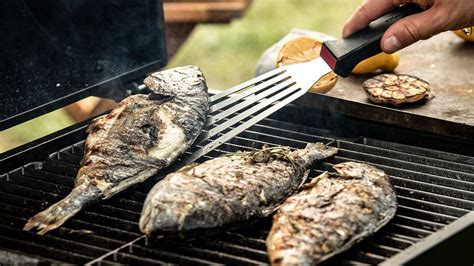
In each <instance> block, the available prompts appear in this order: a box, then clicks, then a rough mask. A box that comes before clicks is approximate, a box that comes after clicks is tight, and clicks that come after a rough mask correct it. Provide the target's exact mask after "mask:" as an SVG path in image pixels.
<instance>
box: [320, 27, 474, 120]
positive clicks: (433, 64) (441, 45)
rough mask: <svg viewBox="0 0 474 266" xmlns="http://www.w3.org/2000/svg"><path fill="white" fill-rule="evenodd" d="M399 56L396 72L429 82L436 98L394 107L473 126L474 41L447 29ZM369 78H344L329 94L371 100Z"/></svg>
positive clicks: (360, 100)
mask: <svg viewBox="0 0 474 266" xmlns="http://www.w3.org/2000/svg"><path fill="white" fill-rule="evenodd" d="M400 56H401V58H400V65H399V66H398V67H397V69H396V71H395V72H396V73H400V74H410V75H414V76H417V77H419V78H422V79H424V80H426V81H428V82H429V83H430V84H431V86H432V90H433V94H434V98H432V99H431V100H428V101H426V102H424V103H423V104H415V105H406V106H402V107H394V109H397V110H403V111H405V112H408V113H414V114H419V115H423V116H427V117H432V118H438V119H443V120H448V121H452V122H456V123H463V124H467V125H471V126H474V43H467V42H464V41H463V40H461V39H460V38H458V37H457V36H455V35H454V34H453V33H451V32H445V33H442V34H439V35H437V36H435V37H433V38H431V39H429V40H426V41H420V42H418V43H416V44H414V45H412V46H409V47H407V48H405V49H403V50H402V51H401V52H400ZM372 76H373V75H372ZM369 77H371V76H369V75H364V76H356V75H352V76H350V77H348V78H341V79H340V80H339V82H338V83H337V84H336V86H335V87H334V88H333V89H332V90H331V91H330V92H328V94H327V95H329V96H332V97H336V98H340V99H345V100H349V101H356V102H361V103H370V102H369V101H368V100H367V96H366V94H365V92H364V91H363V89H362V83H363V82H364V81H365V80H366V79H368V78H369Z"/></svg>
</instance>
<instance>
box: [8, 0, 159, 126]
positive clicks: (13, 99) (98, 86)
mask: <svg viewBox="0 0 474 266" xmlns="http://www.w3.org/2000/svg"><path fill="white" fill-rule="evenodd" d="M0 17H1V18H2V22H1V23H0V36H2V37H1V38H2V41H1V42H0V58H1V61H0V62H1V63H0V77H1V78H0V86H1V90H0V98H1V99H2V100H1V107H0V110H1V111H0V119H1V121H2V122H1V126H0V129H1V130H3V129H5V128H7V127H10V126H12V125H15V124H19V123H21V122H23V121H26V120H28V119H30V118H33V117H36V116H39V115H42V114H44V113H46V112H49V111H52V110H54V109H56V108H58V107H61V106H64V105H67V104H69V103H71V102H74V101H77V100H79V99H82V98H85V97H87V96H90V95H97V96H103V97H112V98H115V99H120V98H121V97H124V96H125V90H124V89H123V88H124V86H120V82H129V81H130V80H132V79H136V78H138V77H139V76H142V75H144V74H145V73H146V72H148V71H150V70H152V69H158V68H159V67H162V66H164V65H165V64H166V46H165V34H164V21H163V10H162V1H152V0H149V1H133V0H108V1H81V0H73V1H70V0H67V1H57V0H44V1H34V0H24V1H1V3H0ZM105 87H107V88H105Z"/></svg>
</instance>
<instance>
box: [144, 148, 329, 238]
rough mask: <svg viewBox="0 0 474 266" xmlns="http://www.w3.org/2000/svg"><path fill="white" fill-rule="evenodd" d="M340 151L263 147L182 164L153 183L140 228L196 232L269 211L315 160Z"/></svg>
mask: <svg viewBox="0 0 474 266" xmlns="http://www.w3.org/2000/svg"><path fill="white" fill-rule="evenodd" d="M336 152H337V149H336V148H333V147H327V146H325V145H324V144H322V143H311V144H308V145H307V146H306V148H305V149H300V150H295V151H291V150H290V149H289V148H279V147H275V148H269V147H264V148H263V149H262V150H260V151H255V152H242V153H237V154H233V155H229V156H223V157H218V158H215V159H212V160H209V161H206V162H204V163H202V164H199V165H190V166H187V167H184V168H183V169H181V170H179V171H178V172H175V173H171V174H169V175H168V176H166V177H165V178H164V179H163V180H162V181H161V182H159V183H157V184H156V185H155V186H154V187H153V188H152V190H151V191H150V193H149V194H148V196H147V198H146V200H145V204H144V207H143V211H142V215H141V217H140V230H141V231H142V232H143V233H145V234H147V235H151V234H156V235H175V236H176V235H179V236H183V235H196V234H198V233H200V232H201V233H202V232H206V233H208V232H209V231H210V230H212V231H215V230H216V229H218V228H220V227H222V226H226V225H227V226H229V225H233V226H235V225H237V224H238V223H239V222H242V221H247V220H250V219H252V218H258V217H264V216H268V215H270V214H271V213H272V212H273V211H274V210H275V209H276V208H277V207H278V206H279V205H280V204H281V203H282V202H283V200H284V199H285V198H286V197H288V196H289V195H291V194H292V193H293V192H295V191H297V190H298V188H299V187H300V186H301V185H302V183H303V182H304V181H305V179H306V176H307V175H306V174H305V173H306V172H307V169H308V168H309V167H310V166H311V165H312V164H313V163H314V162H315V161H317V160H322V159H324V158H327V157H330V156H332V155H334V154H335V153H336ZM209 229H210V230H209Z"/></svg>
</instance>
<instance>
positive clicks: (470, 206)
mask: <svg viewBox="0 0 474 266" xmlns="http://www.w3.org/2000/svg"><path fill="white" fill-rule="evenodd" d="M298 108H300V107H298ZM298 108H297V107H294V106H287V107H285V108H283V109H281V110H280V111H278V112H277V113H276V114H274V115H273V116H271V117H270V118H267V119H264V120H262V121H260V122H259V123H258V124H255V125H254V126H252V127H251V128H249V129H247V130H245V131H243V132H242V133H240V134H239V135H238V136H236V137H233V138H232V139H230V140H229V141H227V142H226V143H224V144H222V145H221V146H219V147H218V148H216V149H214V150H213V151H211V152H210V153H208V154H207V155H204V156H202V157H201V158H200V159H199V160H205V159H209V158H213V157H216V156H219V155H221V154H223V153H226V152H229V151H236V150H245V149H250V148H252V147H260V146H261V145H263V144H269V145H287V146H290V147H293V148H302V147H304V145H305V143H307V142H317V141H320V142H324V143H327V144H329V145H332V146H337V147H339V152H338V154H337V156H335V157H334V158H332V159H330V160H327V161H325V162H324V163H321V164H319V165H317V166H315V168H314V169H313V170H312V172H311V175H310V176H311V177H314V176H316V175H317V174H319V173H321V172H322V171H325V170H331V166H332V165H333V164H335V163H339V162H343V161H361V162H368V163H370V164H373V165H375V166H377V167H379V168H381V169H383V170H384V171H386V172H387V173H388V174H389V175H390V176H391V177H392V182H393V184H394V185H395V188H396V192H397V195H398V203H399V206H398V211H397V214H396V216H395V218H394V219H393V220H392V221H390V222H389V224H388V225H387V226H385V227H383V228H382V229H381V230H380V231H379V232H377V233H376V234H375V235H374V236H372V237H370V238H368V239H366V240H364V241H362V242H361V243H359V244H357V245H356V246H354V247H353V248H351V249H350V250H349V251H347V252H345V253H344V254H342V255H340V256H337V257H335V258H334V259H333V260H332V261H330V262H329V263H336V262H337V263H340V262H343V263H346V264H355V263H366V264H376V263H380V262H383V261H385V260H387V259H388V258H390V257H392V256H394V255H396V254H399V253H401V252H403V251H404V250H405V249H406V248H408V247H410V246H411V245H413V244H414V243H417V242H418V241H420V240H421V239H423V238H425V237H427V236H429V235H432V234H433V233H434V232H436V231H438V230H440V229H442V228H444V227H445V226H446V225H448V224H450V223H452V222H453V221H456V220H457V219H459V218H460V217H461V216H463V215H465V214H467V213H468V212H470V211H473V210H474V192H473V191H474V166H473V165H474V157H471V156H470V155H461V154H459V153H465V154H468V153H469V151H466V150H464V152H459V153H453V152H452V151H451V152H447V151H440V150H436V148H437V146H436V143H437V142H439V141H440V140H443V141H445V139H438V138H436V137H430V138H425V137H424V136H421V135H419V136H418V137H414V136H417V135H416V134H415V133H413V132H407V133H406V134H405V136H406V135H409V134H415V135H410V136H411V137H410V141H411V142H414V143H418V142H420V143H421V141H422V140H424V141H423V142H422V143H423V146H424V147H417V146H415V145H412V144H406V143H405V144H402V143H401V142H393V141H392V140H390V141H387V140H379V139H375V138H371V137H364V136H357V135H352V136H348V135H347V134H346V135H341V134H340V132H339V130H336V129H334V128H332V129H331V128H329V129H328V128H327V127H326V128H325V126H327V121H326V122H325V121H323V120H321V123H320V124H316V123H307V122H308V121H304V120H303V119H302V118H301V119H299V118H298V117H295V116H294V115H295V112H296V111H295V110H299V109H298ZM300 111H301V110H300ZM303 111H306V112H314V114H315V115H314V116H312V117H318V115H317V111H316V110H313V109H311V110H310V109H303ZM321 117H324V114H323V115H321ZM334 121H335V122H334V123H336V124H337V125H339V126H340V127H344V126H345V125H348V124H350V123H356V122H354V121H349V120H347V121H345V120H343V119H342V118H338V119H335V120H334ZM317 125H322V126H321V127H318V126H317ZM362 126H363V125H361V127H362ZM375 127H378V128H379V131H381V132H378V133H377V132H376V134H374V135H377V136H380V135H383V131H386V130H387V128H386V127H383V126H380V125H379V126H377V125H376V126H375ZM343 131H344V132H354V129H353V130H343ZM388 135H390V134H387V136H388ZM217 137H218V135H217V136H216V138H217ZM402 137H403V135H402ZM448 144H449V143H444V144H443V145H441V146H440V147H441V148H442V149H444V147H448V146H449V147H454V148H455V149H458V148H459V147H462V146H463V145H462V143H457V142H456V141H454V140H452V141H451V144H452V145H448ZM420 146H421V145H420ZM444 150H445V149H444ZM460 151H461V150H460ZM82 154H83V141H81V142H79V143H77V144H74V145H72V146H69V147H66V148H64V149H61V150H60V151H57V152H55V153H53V154H51V155H50V156H49V157H48V158H46V159H45V160H44V161H41V162H37V163H31V164H28V165H25V166H23V167H21V168H19V169H16V170H14V171H11V172H9V173H8V174H5V175H2V176H1V177H0V183H1V185H0V199H1V200H0V208H1V209H2V210H3V214H2V215H1V216H0V247H1V249H3V250H7V251H11V252H12V254H14V253H17V254H21V255H22V256H29V257H30V258H29V259H31V260H33V261H35V260H36V261H37V262H69V263H88V262H89V263H92V264H100V265H107V264H114V263H123V264H140V265H143V264H160V263H179V264H193V265H199V264H209V263H226V264H239V265H245V264H261V263H268V259H267V255H266V252H265V250H266V249H265V238H266V235H267V234H268V231H269V229H270V226H271V222H270V219H262V220H261V221H256V222H255V223H253V224H248V225H244V226H243V227H242V228H241V229H239V230H235V231H223V232H221V233H219V234H217V235H210V236H206V237H201V238H197V239H194V240H191V241H189V240H188V241H186V240H179V239H178V240H158V239H148V238H146V237H144V236H143V235H142V234H141V233H140V232H139V230H138V224H137V223H138V219H139V216H140V212H141V207H142V204H143V201H144V199H145V196H146V193H147V191H148V190H149V188H150V187H151V186H152V185H153V183H154V182H156V179H155V180H149V181H148V182H145V183H144V184H141V185H139V186H137V187H136V189H132V190H129V191H128V192H125V193H122V194H120V195H117V196H115V197H113V198H112V199H110V200H107V201H105V202H103V203H102V204H99V205H96V206H93V207H90V208H87V209H86V210H85V211H83V212H81V213H80V214H79V215H77V216H76V217H74V218H72V219H71V220H70V221H68V222H67V223H66V224H65V225H64V226H63V227H61V228H59V229H58V230H56V231H53V232H51V233H49V234H47V235H46V236H37V235H35V234H33V233H31V232H25V231H23V230H21V228H22V227H23V225H24V224H25V222H26V219H28V218H29V217H31V216H32V215H34V214H35V213H37V212H38V211H40V210H42V209H44V208H45V207H47V206H49V205H50V204H52V203H53V202H56V201H58V200H59V199H61V198H62V197H64V196H65V195H66V194H67V193H68V192H69V191H70V190H71V188H72V186H73V181H74V178H75V176H76V172H77V171H78V169H79V161H80V160H81V158H82ZM199 160H198V161H199Z"/></svg>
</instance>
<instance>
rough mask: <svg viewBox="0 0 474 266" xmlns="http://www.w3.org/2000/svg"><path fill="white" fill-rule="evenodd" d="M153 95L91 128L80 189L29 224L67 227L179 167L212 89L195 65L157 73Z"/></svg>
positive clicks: (135, 98)
mask: <svg viewBox="0 0 474 266" xmlns="http://www.w3.org/2000/svg"><path fill="white" fill-rule="evenodd" d="M144 83H145V84H146V85H147V86H148V88H149V89H150V90H151V94H148V95H145V94H138V95H132V96H129V97H127V98H126V99H124V100H123V101H122V102H121V103H120V104H119V105H118V106H117V107H115V108H114V109H113V110H112V111H111V112H110V113H109V114H108V115H106V116H103V117H99V118H97V119H96V120H94V121H93V122H92V124H91V125H90V126H89V127H88V129H87V133H88V134H89V135H88V137H87V140H86V143H85V154H84V158H83V159H82V161H81V168H80V170H79V172H78V174H77V177H76V181H75V186H74V189H73V190H72V191H71V193H70V194H69V195H67V196H66V197H65V198H64V199H62V200H61V201H59V202H58V203H56V204H54V205H52V206H50V207H49V208H48V209H46V210H45V211H43V212H40V213H38V214H37V215H35V216H33V217H32V218H30V219H29V220H28V223H27V224H26V225H25V227H24V229H25V230H31V229H37V230H38V231H39V232H38V233H39V234H45V233H46V232H48V231H50V230H53V229H55V228H57V227H59V226H61V225H62V224H63V223H64V222H65V221H66V220H67V219H69V218H70V217H72V216H74V215H75V214H76V213H78V212H79V211H80V210H81V209H82V208H84V207H85V206H87V205H91V204H94V203H96V202H99V201H100V200H103V199H107V198H109V197H111V196H113V195H114V194H117V193H119V192H120V191H123V190H125V189H127V188H129V187H130V186H132V185H134V184H137V183H139V182H142V181H144V180H146V179H147V178H149V177H150V176H152V175H154V174H156V173H157V172H158V171H160V170H161V169H163V168H165V167H167V166H169V165H170V164H171V163H173V162H174V161H175V160H176V159H177V158H178V157H179V156H180V155H181V154H182V153H184V151H186V149H188V148H189V147H190V146H191V144H192V143H193V141H194V140H195V139H196V137H197V136H198V134H199V133H200V131H201V129H202V127H203V125H204V123H205V120H206V113H207V110H208V94H207V86H206V83H205V79H204V76H203V74H202V72H201V70H200V69H199V68H197V67H194V66H187V67H179V68H174V69H169V70H165V71H162V72H156V73H152V74H151V75H150V76H149V77H147V78H146V79H145V81H144Z"/></svg>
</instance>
